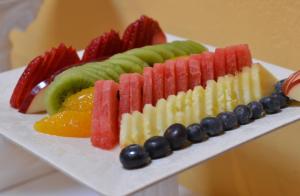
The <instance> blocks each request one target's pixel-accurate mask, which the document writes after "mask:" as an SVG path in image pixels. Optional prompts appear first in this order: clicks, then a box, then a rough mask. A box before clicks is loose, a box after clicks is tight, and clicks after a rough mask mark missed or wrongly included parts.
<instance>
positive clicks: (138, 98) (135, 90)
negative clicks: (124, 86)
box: [129, 73, 143, 113]
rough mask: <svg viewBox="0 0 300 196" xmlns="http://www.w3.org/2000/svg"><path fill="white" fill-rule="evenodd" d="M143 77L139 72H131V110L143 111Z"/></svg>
mask: <svg viewBox="0 0 300 196" xmlns="http://www.w3.org/2000/svg"><path fill="white" fill-rule="evenodd" d="M142 94H143V77H142V75H140V74H138V73H132V74H130V98H129V99H130V112H131V113H132V112H134V111H139V112H141V111H142V108H143V97H142Z"/></svg>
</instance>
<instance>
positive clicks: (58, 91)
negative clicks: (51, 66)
mask: <svg viewBox="0 0 300 196" xmlns="http://www.w3.org/2000/svg"><path fill="white" fill-rule="evenodd" d="M103 79H104V78H103ZM94 82H95V80H94V79H92V78H90V77H87V76H86V75H85V74H81V75H79V74H76V72H71V73H69V74H65V75H64V77H60V78H57V79H55V80H54V81H53V82H52V83H51V85H49V86H48V87H47V91H46V97H45V104H46V108H47V112H48V113H49V114H50V115H51V114H54V113H56V112H57V111H58V110H59V109H60V108H61V105H62V103H63V101H64V100H65V99H66V98H67V97H68V96H70V95H72V94H74V93H77V92H78V91H80V90H82V89H85V88H88V87H91V86H93V85H94Z"/></svg>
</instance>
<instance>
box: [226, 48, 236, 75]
mask: <svg viewBox="0 0 300 196" xmlns="http://www.w3.org/2000/svg"><path fill="white" fill-rule="evenodd" d="M225 56H226V74H232V75H235V73H236V72H237V71H238V68H237V60H236V59H237V58H236V54H235V47H233V46H231V47H226V48H225Z"/></svg>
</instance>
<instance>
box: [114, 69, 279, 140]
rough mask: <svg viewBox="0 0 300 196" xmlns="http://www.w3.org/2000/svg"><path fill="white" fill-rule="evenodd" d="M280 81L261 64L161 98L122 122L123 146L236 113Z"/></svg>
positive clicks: (124, 118)
mask: <svg viewBox="0 0 300 196" xmlns="http://www.w3.org/2000/svg"><path fill="white" fill-rule="evenodd" d="M276 81H277V80H276V78H275V77H274V76H273V75H272V74H271V73H269V72H268V71H267V70H266V69H265V68H263V67H262V66H261V65H259V64H254V65H252V67H251V68H243V70H242V72H241V73H238V74H237V75H235V76H232V75H226V76H223V77H219V78H218V81H217V82H215V81H213V80H210V81H208V82H207V87H206V89H205V90H204V89H203V88H202V87H201V86H197V87H195V88H194V89H193V90H189V91H187V92H186V93H184V92H180V93H178V95H177V96H175V95H170V96H169V97H168V99H167V100H165V99H160V100H159V101H158V103H157V105H156V107H153V106H151V105H149V104H147V105H145V106H144V110H143V113H142V114H141V113H139V112H134V113H133V114H124V115H123V116H122V120H121V132H120V144H121V146H125V145H128V144H132V143H138V144H142V143H143V142H144V141H145V140H146V139H148V138H150V137H152V136H155V135H163V133H164V131H165V129H166V128H167V127H168V126H170V125H172V124H174V123H177V122H178V123H182V124H184V125H186V126H187V125H189V124H191V123H195V122H199V121H200V120H201V119H202V118H204V117H206V116H208V115H217V114H218V113H220V112H223V111H232V110H233V109H234V108H235V107H236V106H237V105H238V104H242V103H243V104H247V103H249V102H251V101H254V100H258V99H260V98H261V97H263V96H265V95H268V94H271V91H272V89H273V85H274V84H275V83H276Z"/></svg>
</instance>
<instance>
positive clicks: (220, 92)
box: [217, 77, 226, 113]
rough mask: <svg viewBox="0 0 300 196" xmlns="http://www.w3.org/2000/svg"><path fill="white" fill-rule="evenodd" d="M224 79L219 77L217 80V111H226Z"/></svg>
mask: <svg viewBox="0 0 300 196" xmlns="http://www.w3.org/2000/svg"><path fill="white" fill-rule="evenodd" d="M224 85H225V79H224V77H219V78H218V81H217V107H218V113H221V112H224V111H226V99H225V88H224Z"/></svg>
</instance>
